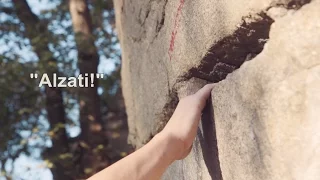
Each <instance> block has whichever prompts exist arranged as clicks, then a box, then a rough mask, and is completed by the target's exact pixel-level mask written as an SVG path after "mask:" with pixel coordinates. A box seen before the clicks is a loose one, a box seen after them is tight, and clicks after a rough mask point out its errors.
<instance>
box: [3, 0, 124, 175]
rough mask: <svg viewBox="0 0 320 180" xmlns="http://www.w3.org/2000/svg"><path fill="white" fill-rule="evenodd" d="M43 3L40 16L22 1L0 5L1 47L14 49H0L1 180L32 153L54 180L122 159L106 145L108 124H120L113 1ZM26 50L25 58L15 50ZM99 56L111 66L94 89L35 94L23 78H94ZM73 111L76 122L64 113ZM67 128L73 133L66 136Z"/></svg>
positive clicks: (32, 82)
mask: <svg viewBox="0 0 320 180" xmlns="http://www.w3.org/2000/svg"><path fill="white" fill-rule="evenodd" d="M34 1H36V0H34ZM39 2H40V1H39ZM50 2H51V3H55V6H54V7H53V8H49V9H46V10H43V11H41V12H40V13H35V12H33V10H32V9H33V7H32V6H30V4H28V3H30V1H27V0H12V1H7V2H0V16H2V15H3V16H5V17H6V18H2V19H1V18H0V21H1V22H0V23H1V25H0V35H1V40H0V43H6V44H7V45H6V47H11V46H10V43H11V44H13V45H12V48H4V49H5V50H1V49H0V51H3V53H2V55H1V56H0V85H1V87H0V93H1V94H0V103H1V104H0V105H1V108H0V123H1V126H0V130H1V131H0V139H1V142H0V168H1V169H2V171H5V172H6V176H7V178H9V175H10V174H11V173H12V172H10V170H8V169H7V168H6V167H5V165H6V164H8V163H9V164H10V163H11V164H12V162H14V161H15V160H16V159H17V158H19V156H20V155H21V154H26V155H28V156H33V152H34V149H35V148H37V149H40V150H41V151H42V153H41V156H40V157H38V158H39V159H44V162H45V163H44V164H45V165H46V167H47V168H50V170H51V172H52V174H53V177H54V179H78V178H86V177H88V176H90V175H92V174H93V173H95V172H96V171H99V170H100V169H102V168H105V167H106V166H108V165H109V164H111V163H112V162H114V161H116V160H117V159H119V158H121V155H120V154H121V150H118V149H112V147H111V146H110V144H109V143H108V138H109V139H110V136H108V135H109V134H110V131H111V130H110V128H108V124H109V123H110V122H111V121H112V120H115V119H117V120H121V122H124V123H123V125H122V126H123V127H124V126H126V114H125V109H124V105H123V100H122V95H121V88H120V85H119V84H120V75H119V64H120V63H119V59H120V53H119V49H118V48H117V46H116V44H117V43H118V41H117V39H116V35H115V32H114V25H113V23H114V10H113V4H112V1H111V0H94V1H85V0H78V1H77V0H71V1H69V3H70V4H68V1H63V0H61V1H60V0H58V1H50ZM79 8H80V9H79ZM89 9H90V11H89ZM79 10H80V11H82V10H83V13H79ZM91 16H94V17H95V18H91ZM70 22H72V23H70ZM72 26H73V27H72ZM25 49H28V51H29V52H30V55H29V53H28V55H27V54H26V53H20V52H19V51H22V50H25ZM74 52H76V54H77V56H73V55H72V54H74ZM70 54H71V55H70ZM101 58H102V59H104V61H106V60H105V59H109V61H111V60H110V59H113V60H114V62H112V63H113V64H114V65H115V67H114V68H113V70H112V71H113V72H109V73H108V74H107V75H105V76H104V78H103V79H100V82H99V83H98V81H97V79H95V88H79V89H76V88H63V89H61V88H50V87H47V86H46V87H40V88H39V87H38V82H37V80H34V79H30V73H34V72H36V73H38V74H39V75H41V74H43V73H47V74H48V76H49V78H51V79H50V80H51V81H52V74H53V73H57V74H58V75H61V76H67V77H69V76H77V73H76V72H77V71H78V70H79V72H80V73H81V74H83V73H94V74H95V73H97V67H98V64H99V59H101ZM76 62H77V63H76ZM76 64H78V66H76ZM99 87H100V88H101V91H100V94H99V93H98V91H97V89H98V88H99ZM75 110H76V111H79V112H80V116H79V117H77V116H70V115H69V113H70V112H71V111H75ZM111 114H112V115H111ZM109 120H111V121H109ZM108 121H109V122H108ZM46 124H48V125H46ZM77 124H79V125H77ZM47 126H49V127H47ZM71 126H78V127H79V129H80V133H79V134H76V135H73V136H72V135H71V134H72V133H71V132H72V130H70V129H72V128H70V127H71ZM33 139H36V140H33ZM31 141H32V143H31ZM34 141H35V142H36V143H34ZM46 142H50V143H51V144H50V143H49V144H50V145H47V144H46ZM35 158H36V157H35ZM11 170H12V169H11ZM22 178H23V175H22Z"/></svg>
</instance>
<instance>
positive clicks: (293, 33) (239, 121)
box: [212, 1, 320, 180]
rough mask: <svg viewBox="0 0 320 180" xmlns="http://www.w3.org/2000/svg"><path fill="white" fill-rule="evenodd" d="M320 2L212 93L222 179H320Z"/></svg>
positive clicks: (282, 22) (283, 21)
mask: <svg viewBox="0 0 320 180" xmlns="http://www.w3.org/2000/svg"><path fill="white" fill-rule="evenodd" d="M319 8H320V1H314V2H312V3H310V4H308V5H305V6H304V7H302V8H301V9H300V10H299V11H297V12H294V13H289V14H287V15H286V16H285V17H283V18H280V19H278V20H277V21H276V22H275V23H274V24H273V25H272V27H271V31H270V40H269V41H268V42H267V43H266V45H265V47H264V50H263V51H262V53H260V54H259V55H258V56H257V57H256V58H254V59H253V60H252V61H250V62H246V63H244V64H243V65H242V66H241V68H240V69H238V70H236V71H235V72H234V73H232V74H230V75H229V76H228V77H227V78H226V79H225V80H223V81H221V82H220V83H217V85H216V86H215V87H214V89H213V92H212V102H213V107H214V118H215V125H216V133H217V139H218V141H217V142H218V152H219V160H220V167H221V171H222V176H223V179H239V180H256V179H274V180H281V179H308V180H316V179H320V131H319V128H320V20H319V17H320V10H319Z"/></svg>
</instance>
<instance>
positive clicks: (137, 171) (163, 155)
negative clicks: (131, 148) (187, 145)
mask: <svg viewBox="0 0 320 180" xmlns="http://www.w3.org/2000/svg"><path fill="white" fill-rule="evenodd" d="M178 147H179V146H177V142H175V140H174V139H173V138H170V136H169V135H167V134H164V133H159V134H158V135H156V136H155V137H154V138H153V139H152V140H151V141H150V142H149V143H148V144H146V145H145V146H144V147H142V148H140V149H139V150H137V151H136V152H134V153H132V154H130V155H129V156H127V157H126V158H124V159H122V160H120V161H119V162H117V163H115V164H114V165H112V166H110V167H108V168H106V169H104V170H102V171H101V172H99V173H98V174H96V175H95V176H93V177H91V178H90V179H89V180H108V179H119V180H127V179H136V180H144V179H146V180H149V179H159V178H160V177H161V175H162V174H163V172H164V171H165V169H166V168H167V167H168V166H169V165H170V164H171V163H172V162H173V161H174V160H175V159H176V157H177V155H178V154H179V153H180V149H179V148H178Z"/></svg>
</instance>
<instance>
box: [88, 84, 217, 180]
mask: <svg viewBox="0 0 320 180" xmlns="http://www.w3.org/2000/svg"><path fill="white" fill-rule="evenodd" d="M212 87H213V85H212V84H209V85H206V86H204V87H203V88H202V89H200V90H199V91H198V92H197V93H195V94H194V95H191V96H187V97H185V98H183V99H181V100H180V102H179V104H178V106H177V108H176V110H175V112H174V113H173V115H172V117H171V118H170V120H169V122H168V124H167V125H166V127H165V128H164V129H163V130H162V131H161V132H160V133H159V134H157V135H156V136H155V137H154V138H153V139H152V140H151V141H150V142H149V143H148V144H146V145H145V146H143V147H142V148H140V149H139V150H137V151H136V152H134V153H132V154H130V155H129V156H127V157H125V158H123V159H122V160H120V161H118V162H117V163H115V164H113V165H112V166H110V167H108V168H106V169H104V170H102V171H100V172H99V173H97V174H96V175H94V176H92V177H91V178H89V180H109V179H110V180H113V179H117V180H127V179H134V180H149V179H159V178H160V177H161V175H162V174H163V172H164V171H165V170H166V168H167V167H168V166H169V165H170V164H171V163H172V162H174V161H175V160H178V159H183V158H185V157H186V156H187V155H188V154H189V152H190V150H191V146H192V143H193V140H194V138H195V136H196V133H197V127H198V124H199V121H200V118H201V112H202V109H203V108H204V106H205V103H206V100H207V99H208V97H209V96H210V92H211V89H212Z"/></svg>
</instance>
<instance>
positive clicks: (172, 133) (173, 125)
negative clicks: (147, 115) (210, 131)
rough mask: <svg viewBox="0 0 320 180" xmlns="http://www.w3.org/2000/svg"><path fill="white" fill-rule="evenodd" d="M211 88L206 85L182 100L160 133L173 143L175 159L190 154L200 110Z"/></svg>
mask: <svg viewBox="0 0 320 180" xmlns="http://www.w3.org/2000/svg"><path fill="white" fill-rule="evenodd" d="M212 88H213V84H207V85H205V86H204V87H203V88H201V89H200V90H199V91H198V92H196V93H195V94H193V95H190V96H187V97H184V98H182V99H181V100H180V101H179V104H178V106H177V108H176V110H175V111H174V113H173V115H172V117H171V118H170V120H169V122H168V123H167V125H166V126H165V128H164V129H163V131H162V132H161V133H162V134H164V135H165V136H166V137H168V138H170V141H172V142H174V143H172V145H173V146H174V147H173V149H174V151H175V152H177V153H176V155H175V157H176V159H183V158H185V157H186V156H187V155H188V154H189V153H190V151H191V147H192V143H193V140H194V138H195V136H196V134H197V128H198V125H199V121H200V119H201V114H202V110H203V108H204V107H205V105H206V100H207V99H208V97H209V96H210V92H211V90H212Z"/></svg>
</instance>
